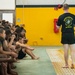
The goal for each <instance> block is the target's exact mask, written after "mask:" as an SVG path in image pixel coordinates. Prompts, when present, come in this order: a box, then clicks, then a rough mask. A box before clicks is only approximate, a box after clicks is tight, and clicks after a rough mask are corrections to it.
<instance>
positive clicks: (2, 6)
mask: <svg viewBox="0 0 75 75" xmlns="http://www.w3.org/2000/svg"><path fill="white" fill-rule="evenodd" d="M14 9H15V0H0V10H14Z"/></svg>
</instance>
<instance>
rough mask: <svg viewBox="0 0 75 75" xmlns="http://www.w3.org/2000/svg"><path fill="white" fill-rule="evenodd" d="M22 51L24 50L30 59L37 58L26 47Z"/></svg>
mask: <svg viewBox="0 0 75 75" xmlns="http://www.w3.org/2000/svg"><path fill="white" fill-rule="evenodd" d="M23 52H26V53H27V54H28V55H29V56H30V57H31V58H32V59H35V60H37V59H39V57H37V56H35V55H34V54H33V53H32V51H30V50H29V49H26V50H24V49H23Z"/></svg>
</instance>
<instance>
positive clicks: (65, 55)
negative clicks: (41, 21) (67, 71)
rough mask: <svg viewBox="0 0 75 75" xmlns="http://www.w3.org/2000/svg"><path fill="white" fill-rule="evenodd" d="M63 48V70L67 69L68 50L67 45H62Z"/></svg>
mask: <svg viewBox="0 0 75 75" xmlns="http://www.w3.org/2000/svg"><path fill="white" fill-rule="evenodd" d="M63 47H64V60H65V66H64V67H63V68H68V67H69V66H68V49H69V46H68V44H64V45H63Z"/></svg>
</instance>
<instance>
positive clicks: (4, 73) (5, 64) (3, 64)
mask: <svg viewBox="0 0 75 75" xmlns="http://www.w3.org/2000/svg"><path fill="white" fill-rule="evenodd" d="M1 65H2V75H8V73H7V63H2V64H1Z"/></svg>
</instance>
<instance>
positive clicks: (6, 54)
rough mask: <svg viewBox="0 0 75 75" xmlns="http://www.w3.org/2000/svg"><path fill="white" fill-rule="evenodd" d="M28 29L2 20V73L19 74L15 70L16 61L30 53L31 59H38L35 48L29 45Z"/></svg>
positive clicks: (0, 68) (0, 69)
mask: <svg viewBox="0 0 75 75" xmlns="http://www.w3.org/2000/svg"><path fill="white" fill-rule="evenodd" d="M25 33H26V30H25V29H24V28H23V27H20V26H18V25H16V26H15V25H12V26H11V25H10V23H9V22H8V21H5V20H2V21H0V75H18V73H17V72H15V71H13V69H14V68H15V66H14V64H13V63H14V62H17V59H23V58H24V57H25V56H26V54H28V55H29V56H30V57H31V59H34V60H37V59H39V57H37V56H36V55H35V54H34V53H33V52H32V51H33V50H34V48H32V47H30V46H29V45H27V42H28V40H27V39H26V36H25Z"/></svg>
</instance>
